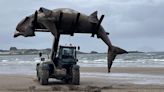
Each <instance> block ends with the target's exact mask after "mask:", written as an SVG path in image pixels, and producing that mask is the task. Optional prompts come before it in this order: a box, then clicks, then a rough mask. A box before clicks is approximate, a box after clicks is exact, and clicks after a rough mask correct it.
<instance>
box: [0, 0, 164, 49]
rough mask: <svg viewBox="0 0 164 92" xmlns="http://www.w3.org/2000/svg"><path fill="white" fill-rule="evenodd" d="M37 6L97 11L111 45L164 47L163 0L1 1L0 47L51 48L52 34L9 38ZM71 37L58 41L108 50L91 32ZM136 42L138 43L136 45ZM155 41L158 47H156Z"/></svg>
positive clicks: (85, 47)
mask: <svg viewBox="0 0 164 92" xmlns="http://www.w3.org/2000/svg"><path fill="white" fill-rule="evenodd" d="M39 7H46V8H49V9H55V8H62V7H65V8H72V9H75V10H78V11H80V12H83V13H85V14H87V15H90V14H91V13H92V12H94V11H95V10H98V16H99V17H100V16H101V15H102V14H104V15H105V18H104V20H103V22H102V25H103V26H104V28H105V29H106V31H108V32H109V33H110V35H109V37H110V39H111V40H112V43H113V44H114V45H118V46H120V47H123V48H126V49H129V50H133V49H134V50H135V49H138V48H142V47H150V48H158V49H157V50H164V49H163V46H164V44H161V43H162V40H161V39H164V36H163V35H164V31H163V30H164V26H163V21H164V18H163V16H164V10H163V9H164V0H1V1H0V8H1V9H2V10H1V14H0V20H1V21H0V25H1V30H0V44H1V48H4V49H7V48H9V47H10V46H12V45H14V46H18V47H25V48H46V47H51V45H52V39H53V38H52V36H51V34H41V33H38V34H37V36H36V37H34V38H23V37H20V38H17V39H14V38H13V37H12V36H13V33H14V30H15V27H16V25H17V23H18V22H19V21H20V20H21V19H22V18H24V17H25V16H27V15H30V14H32V13H34V12H35V10H37V9H39ZM74 38H75V39H74ZM74 38H71V37H69V36H64V37H63V38H62V39H61V43H62V44H65V43H68V39H70V42H72V43H74V44H77V45H80V46H82V47H84V48H83V49H82V50H85V51H89V50H92V49H93V50H98V51H100V52H103V51H106V49H107V46H106V45H105V43H103V42H102V41H101V40H100V39H97V38H90V35H86V36H84V35H77V36H75V37H74ZM40 41H42V42H40ZM88 41H89V43H88ZM91 42H92V43H91ZM135 42H138V44H137V45H135ZM152 42H155V44H152ZM30 43H31V44H35V45H31V44H30ZM127 43H132V44H127ZM142 43H145V44H142ZM157 44H160V46H159V47H158V46H156V45H157Z"/></svg>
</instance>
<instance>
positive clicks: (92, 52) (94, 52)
mask: <svg viewBox="0 0 164 92" xmlns="http://www.w3.org/2000/svg"><path fill="white" fill-rule="evenodd" d="M90 53H91V54H97V53H98V52H96V51H91V52H90Z"/></svg>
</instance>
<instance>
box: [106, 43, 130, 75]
mask: <svg viewBox="0 0 164 92" xmlns="http://www.w3.org/2000/svg"><path fill="white" fill-rule="evenodd" d="M124 53H128V52H127V51H125V50H123V49H121V48H119V47H115V46H112V48H109V49H108V73H109V72H110V69H111V66H112V64H113V61H114V59H115V58H116V56H117V55H118V54H124Z"/></svg>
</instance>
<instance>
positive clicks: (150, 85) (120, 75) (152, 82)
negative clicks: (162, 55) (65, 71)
mask: <svg viewBox="0 0 164 92" xmlns="http://www.w3.org/2000/svg"><path fill="white" fill-rule="evenodd" d="M163 70H164V68H127V67H112V69H111V73H107V68H106V67H85V68H84V67H82V68H81V72H80V73H81V78H80V85H68V84H64V83H62V82H61V81H57V80H54V79H50V83H49V85H47V86H42V85H40V84H39V83H38V81H37V79H36V75H35V74H34V75H23V74H0V81H1V82H0V92H1V91H2V92H17V91H19V92H27V91H30V90H33V91H30V92H35V91H36V92H37V91H42V92H47V91H50V92H52V91H60V92H61V91H63V92H64V91H74V92H78V91H81V92H85V91H86V90H87V91H89V92H90V90H101V91H102V92H108V91H111V92H128V91H134V92H135V91H136V92H143V91H144V92H163V90H164V77H163V75H164V71H163ZM152 90H153V91H152Z"/></svg>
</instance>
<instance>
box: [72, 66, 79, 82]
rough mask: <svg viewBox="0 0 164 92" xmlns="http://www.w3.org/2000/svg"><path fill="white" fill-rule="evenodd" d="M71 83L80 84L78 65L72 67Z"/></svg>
mask: <svg viewBox="0 0 164 92" xmlns="http://www.w3.org/2000/svg"><path fill="white" fill-rule="evenodd" d="M72 84H73V85H79V84H80V71H79V66H78V65H75V66H73V67H72Z"/></svg>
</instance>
